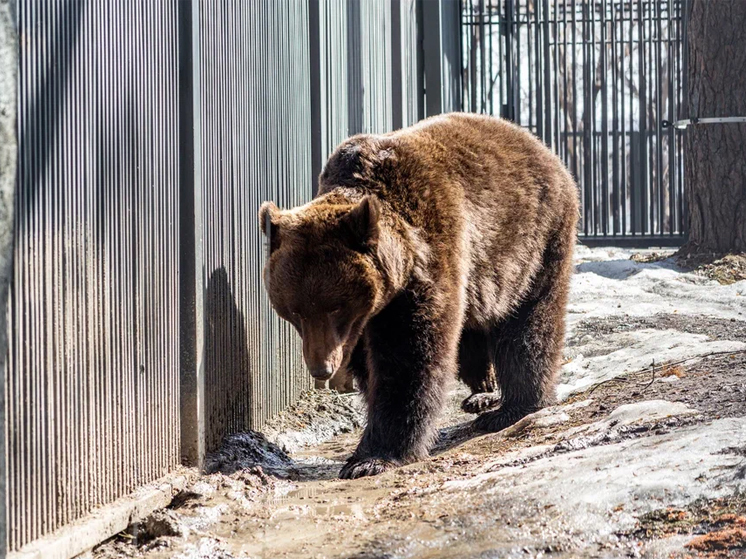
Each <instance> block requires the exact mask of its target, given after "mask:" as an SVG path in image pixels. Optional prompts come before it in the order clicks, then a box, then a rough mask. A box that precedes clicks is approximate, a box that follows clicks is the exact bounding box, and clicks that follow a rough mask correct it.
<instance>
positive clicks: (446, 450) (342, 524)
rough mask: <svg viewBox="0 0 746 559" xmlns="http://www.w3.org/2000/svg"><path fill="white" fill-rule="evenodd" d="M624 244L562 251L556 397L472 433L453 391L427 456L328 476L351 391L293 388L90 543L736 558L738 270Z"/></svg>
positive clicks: (355, 432) (742, 413)
mask: <svg viewBox="0 0 746 559" xmlns="http://www.w3.org/2000/svg"><path fill="white" fill-rule="evenodd" d="M632 256H633V255H632V254H631V253H628V252H625V251H609V250H606V251H602V250H594V251H590V250H581V251H579V255H578V274H577V276H576V278H575V280H574V283H573V297H572V302H571V305H570V312H569V316H568V326H569V327H568V338H567V348H566V352H565V353H566V364H565V366H564V367H563V372H562V377H561V380H560V382H561V384H560V394H561V396H562V398H563V400H562V402H561V404H559V405H557V406H555V407H553V408H549V409H546V410H542V411H541V412H539V413H537V414H534V415H533V416H529V417H528V418H525V419H524V420H522V421H520V422H519V423H518V424H516V425H514V426H513V427H511V428H508V429H506V430H505V431H503V432H501V433H497V434H490V435H478V434H476V433H474V432H473V431H472V430H471V428H470V421H471V420H472V419H473V416H470V415H467V414H464V413H463V412H461V411H460V409H459V407H458V404H459V402H460V401H461V399H462V398H463V397H465V396H466V393H465V391H464V389H463V387H460V386H455V387H454V391H453V394H452V398H451V401H450V402H449V406H448V409H447V410H446V412H445V413H444V415H443V418H442V420H441V439H440V441H439V443H438V445H437V447H436V448H435V449H434V450H433V457H432V458H431V459H430V460H428V461H426V462H422V463H418V464H413V465H410V466H407V467H404V468H400V469H397V470H393V471H390V472H386V473H385V474H383V475H381V476H378V477H375V478H364V479H359V480H349V481H347V480H345V481H342V480H339V479H337V478H336V475H337V472H338V470H339V468H340V466H341V465H342V463H343V462H344V460H345V459H346V458H347V457H348V456H349V455H350V453H351V452H352V450H353V449H354V447H355V444H356V442H357V438H358V437H359V432H360V428H361V425H362V424H363V421H364V418H363V416H362V413H361V406H360V403H359V401H357V397H356V396H354V395H338V394H336V393H331V392H314V393H310V394H308V395H306V396H305V397H304V398H303V399H302V400H301V402H299V404H298V405H296V406H295V407H293V408H291V409H290V410H288V411H287V412H286V413H284V414H283V415H282V416H281V417H279V418H277V419H276V420H275V421H274V422H272V423H271V424H270V425H269V426H268V427H267V428H266V429H265V432H264V434H258V433H248V434H241V435H237V436H234V437H231V438H230V439H228V440H227V441H226V444H225V445H224V447H223V448H222V449H221V451H220V452H218V453H216V454H215V455H213V456H211V457H210V460H208V469H209V471H211V472H214V473H210V474H206V475H203V476H200V477H199V478H197V479H196V480H195V481H194V482H193V483H192V484H191V485H190V486H189V487H188V488H187V490H185V491H183V492H182V493H180V494H179V495H177V496H176V498H175V499H174V502H173V504H172V505H171V507H169V508H168V509H166V510H164V511H159V512H157V513H155V514H154V515H152V516H151V517H150V518H148V519H146V520H145V521H144V522H141V523H139V524H137V525H133V526H131V527H130V529H129V530H128V532H127V533H123V534H120V535H119V536H117V537H115V538H113V539H112V540H110V541H109V542H106V543H105V544H103V545H101V546H99V547H98V548H97V549H95V550H94V551H93V553H92V555H93V557H95V558H97V559H114V558H123V557H137V558H148V559H158V558H165V557H180V558H184V559H187V558H202V557H204V558H208V557H209V558H212V557H215V558H226V559H227V558H258V557H267V558H270V557H271V558H274V557H289V558H294V557H302V558H304V559H306V558H355V559H373V558H399V557H401V558H404V557H422V558H441V557H442V558H454V557H469V558H485V559H486V558H492V557H495V558H497V557H521V558H523V557H534V558H538V557H556V558H574V557H609V558H611V557H661V558H664V557H665V558H669V557H673V558H676V557H711V558H714V557H718V558H719V557H746V344H745V343H744V342H745V341H746V335H745V334H746V318H745V317H744V312H746V282H745V281H739V282H736V283H731V284H728V285H722V284H721V283H719V282H718V281H716V280H713V279H711V278H708V277H704V276H701V275H699V274H695V273H691V271H690V270H684V269H682V268H681V267H680V266H678V265H677V264H676V263H675V262H673V261H672V259H670V258H660V257H659V258H655V259H651V258H647V259H646V258H642V257H640V256H636V257H635V259H632V258H631V257H632ZM663 256H665V255H663Z"/></svg>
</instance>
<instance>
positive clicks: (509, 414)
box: [474, 407, 537, 433]
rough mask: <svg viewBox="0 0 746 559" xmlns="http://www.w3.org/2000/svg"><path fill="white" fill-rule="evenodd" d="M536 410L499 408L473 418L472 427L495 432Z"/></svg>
mask: <svg viewBox="0 0 746 559" xmlns="http://www.w3.org/2000/svg"><path fill="white" fill-rule="evenodd" d="M535 411H537V410H536V409H524V408H512V407H511V408H504V407H503V408H500V409H499V410H494V411H488V412H487V413H483V414H482V415H480V416H479V417H477V418H476V419H475V420H474V429H476V430H477V431H485V432H487V433H496V432H498V431H502V430H503V429H505V428H506V427H510V426H511V425H513V424H514V423H515V422H517V421H518V420H519V419H522V418H524V417H526V416H527V415H528V414H530V413H533V412H535Z"/></svg>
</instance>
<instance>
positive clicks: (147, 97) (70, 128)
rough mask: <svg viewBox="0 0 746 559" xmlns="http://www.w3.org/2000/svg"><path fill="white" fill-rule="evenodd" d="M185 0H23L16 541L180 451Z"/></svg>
mask: <svg viewBox="0 0 746 559" xmlns="http://www.w3.org/2000/svg"><path fill="white" fill-rule="evenodd" d="M175 11H176V2H157V3H154V2H95V3H82V2H65V3H61V2H56V1H42V0H34V1H25V2H20V3H19V4H18V13H17V17H18V27H19V41H20V62H19V64H20V75H19V98H20V100H21V103H20V116H19V177H18V186H17V188H18V193H17V202H16V221H15V229H16V240H15V273H14V274H15V275H14V279H13V285H12V287H11V297H10V303H9V313H8V324H9V327H8V335H9V351H8V367H7V370H6V372H5V383H6V389H7V405H8V408H7V413H6V418H5V420H6V423H5V429H6V437H7V441H8V447H7V462H8V476H7V484H8V485H7V487H8V499H7V507H8V523H9V535H8V548H9V549H10V550H15V549H18V548H19V547H20V546H22V545H23V544H25V543H26V542H29V541H31V540H33V539H36V538H38V537H39V536H41V535H43V534H46V533H48V532H50V531H52V530H54V529H55V528H57V527H59V526H62V525H64V524H67V523H69V522H71V521H72V520H74V519H76V518H79V517H80V516H82V515H83V514H85V513H86V512H88V511H89V510H90V509H91V508H93V507H94V506H96V505H99V504H103V503H107V502H110V501H112V500H113V499H115V498H117V497H119V496H121V495H123V494H126V493H128V492H130V491H132V490H133V489H134V488H135V487H137V486H138V485H141V484H143V483H146V482H148V481H151V480H153V479H155V478H158V477H160V476H162V475H163V474H165V473H166V472H167V471H168V470H169V469H171V468H172V467H173V466H175V465H176V464H178V462H179V453H178V450H179V439H178V436H179V427H178V421H179V413H178V412H179V410H178V396H177V395H178V369H179V361H178V339H177V336H178V328H177V327H176V326H177V323H178V305H177V302H178V301H177V295H178V289H177V281H178V252H177V251H178V238H179V237H178V227H179V220H178V202H179V192H178V188H177V185H178V180H179V177H178V165H177V158H176V149H175V146H176V145H177V134H178V127H177V112H176V110H177V107H176V100H177V79H176V56H177V52H176V46H177V42H176V35H175V29H176V27H175V25H174V23H173V22H174V19H175Z"/></svg>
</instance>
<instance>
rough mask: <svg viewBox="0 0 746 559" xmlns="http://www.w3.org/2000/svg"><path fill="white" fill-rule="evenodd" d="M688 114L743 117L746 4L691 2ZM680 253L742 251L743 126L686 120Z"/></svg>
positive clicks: (745, 212)
mask: <svg viewBox="0 0 746 559" xmlns="http://www.w3.org/2000/svg"><path fill="white" fill-rule="evenodd" d="M690 2H691V11H690V18H689V27H688V49H689V50H688V55H689V69H688V80H689V84H688V90H689V91H688V92H687V93H688V99H689V114H688V115H682V117H683V118H687V117H699V118H706V117H725V116H746V1H745V0H690ZM684 149H685V173H686V182H685V185H686V196H687V202H688V205H689V243H688V245H687V246H686V247H685V251H686V252H690V253H693V252H714V253H725V252H746V123H727V124H699V125H690V126H689V128H688V129H687V131H686V141H685V144H684Z"/></svg>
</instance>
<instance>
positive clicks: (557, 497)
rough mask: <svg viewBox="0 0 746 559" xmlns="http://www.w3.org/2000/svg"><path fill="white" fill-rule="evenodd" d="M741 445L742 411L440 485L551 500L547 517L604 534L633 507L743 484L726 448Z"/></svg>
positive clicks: (745, 433) (619, 525) (652, 409)
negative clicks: (549, 514)
mask: <svg viewBox="0 0 746 559" xmlns="http://www.w3.org/2000/svg"><path fill="white" fill-rule="evenodd" d="M669 405H670V404H669V403H666V406H663V405H662V404H661V403H655V404H649V406H648V409H647V413H648V414H651V413H652V414H653V415H654V414H656V413H660V412H661V410H662V407H668V406H669ZM644 407H645V406H643V408H644ZM622 408H626V409H622ZM622 408H619V410H618V411H619V415H618V417H619V418H621V419H625V418H626V419H627V420H628V419H630V418H631V417H638V419H639V417H640V413H641V412H642V409H641V408H640V407H638V408H637V409H636V410H635V411H634V413H633V412H632V410H631V408H628V407H626V406H622ZM656 410H657V411H656ZM648 416H650V415H648ZM744 446H746V418H733V419H722V420H718V421H714V422H712V423H711V424H709V425H697V426H694V427H689V428H684V429H678V430H676V431H675V432H672V433H669V434H665V435H655V436H649V437H643V438H637V439H631V440H625V441H622V442H619V443H616V444H610V445H604V446H596V447H591V448H586V449H583V450H582V451H576V452H569V453H566V454H559V455H554V456H551V457H547V458H539V459H538V460H535V461H533V462H530V463H528V464H525V465H520V466H508V467H506V468H502V469H500V470H498V471H494V472H487V473H483V474H479V475H477V476H475V477H473V478H471V479H468V480H456V481H449V482H446V483H444V484H443V486H442V489H443V490H444V491H448V492H453V491H458V492H461V491H474V490H476V489H478V491H479V494H480V495H485V494H496V495H497V498H499V499H501V500H506V501H507V500H509V499H517V500H519V501H520V500H532V499H536V498H537V497H538V498H540V499H541V502H542V503H545V506H546V505H551V506H553V507H555V508H553V509H552V510H553V511H554V513H553V519H556V520H557V521H559V520H560V519H561V520H562V522H563V524H564V525H565V526H567V524H568V523H569V524H570V528H572V529H574V530H577V532H578V533H581V532H583V533H596V534H599V535H608V534H611V533H614V532H615V531H620V530H629V529H631V528H632V527H633V526H634V523H635V515H639V514H643V513H646V512H650V511H651V510H655V509H659V508H663V507H669V506H683V505H686V504H688V503H690V502H691V501H693V500H695V499H698V498H701V497H706V498H717V497H723V496H726V495H732V494H733V493H734V492H735V491H743V490H744V489H746V481H744V479H743V478H742V476H740V475H739V471H740V469H741V468H743V466H744V459H743V457H742V456H738V455H737V454H736V453H732V452H727V450H728V449H731V448H733V447H739V448H742V447H744ZM553 521H554V520H549V522H550V523H551V522H553Z"/></svg>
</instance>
